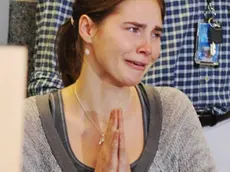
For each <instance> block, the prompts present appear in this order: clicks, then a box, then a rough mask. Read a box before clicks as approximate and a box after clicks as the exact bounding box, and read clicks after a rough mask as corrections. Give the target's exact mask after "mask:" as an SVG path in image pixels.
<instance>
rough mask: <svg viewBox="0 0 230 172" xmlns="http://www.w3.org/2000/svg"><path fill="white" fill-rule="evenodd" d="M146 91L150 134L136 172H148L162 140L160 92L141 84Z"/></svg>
mask: <svg viewBox="0 0 230 172" xmlns="http://www.w3.org/2000/svg"><path fill="white" fill-rule="evenodd" d="M140 87H142V88H143V89H144V91H145V94H146V98H147V102H148V104H147V106H148V107H149V112H150V114H149V132H148V138H147V142H146V145H145V148H144V153H143V156H142V157H141V159H140V161H139V162H138V164H137V166H136V168H135V172H139V171H142V172H147V171H148V170H149V168H150V166H151V164H152V163H153V161H154V158H155V155H156V152H157V150H158V144H159V140H160V133H161V126H162V106H161V98H160V94H159V92H158V90H157V89H156V88H154V87H153V86H150V85H142V84H140Z"/></svg>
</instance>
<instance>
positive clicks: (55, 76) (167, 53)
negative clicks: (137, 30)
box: [28, 0, 230, 126]
mask: <svg viewBox="0 0 230 172" xmlns="http://www.w3.org/2000/svg"><path fill="white" fill-rule="evenodd" d="M207 2H209V1H206V0H201V1H165V6H166V14H165V21H164V32H163V34H162V52H161V55H160V58H159V59H158V60H157V62H156V63H155V64H154V66H153V67H151V69H150V70H149V72H148V73H147V74H146V75H145V76H144V77H143V80H142V81H143V83H145V84H152V85H156V86H157V85H158V86H172V87H176V88H178V89H180V90H181V91H183V92H184V93H185V94H186V95H187V96H188V97H189V99H190V100H191V101H192V102H193V105H194V107H195V109H196V111H197V112H198V113H199V114H200V116H201V117H200V119H201V122H202V125H203V126H206V125H215V124H216V123H217V122H219V121H222V120H224V119H227V118H228V117H229V116H230V115H229V110H230V92H229V90H230V88H229V87H230V85H229V80H230V79H229V76H230V75H229V72H230V68H229V66H230V61H229V60H228V56H229V55H230V51H229V48H228V44H229V43H230V37H229V36H228V35H229V34H227V33H228V30H229V29H230V28H229V27H230V25H229V17H228V15H229V11H228V9H229V8H230V4H229V3H228V0H215V1H210V3H211V7H213V9H215V13H216V15H215V20H217V21H218V22H220V23H221V25H222V32H223V40H222V43H221V46H220V53H219V57H218V58H219V67H218V68H203V67H200V68H196V67H194V52H195V49H196V48H195V41H196V32H197V24H198V23H199V22H204V20H205V15H204V13H205V11H206V10H207V8H208V3H207ZM72 4H73V2H72V0H64V1H61V2H56V1H55V0H47V1H38V5H37V8H38V10H37V11H38V12H37V28H38V29H37V37H36V47H35V49H36V53H35V55H34V58H33V61H34V63H33V68H34V70H33V72H31V73H30V76H29V78H30V79H29V86H28V95H29V96H33V95H41V94H45V93H48V92H51V91H54V90H57V89H60V88H63V87H64V83H63V81H62V77H61V74H60V72H59V71H58V62H57V57H56V54H55V44H54V42H55V36H56V33H57V30H58V28H59V27H60V25H61V24H63V23H64V21H65V20H66V19H67V18H68V17H70V16H71V13H72ZM207 117H208V118H207Z"/></svg>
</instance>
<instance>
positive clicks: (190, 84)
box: [143, 0, 230, 115]
mask: <svg viewBox="0 0 230 172" xmlns="http://www.w3.org/2000/svg"><path fill="white" fill-rule="evenodd" d="M212 4H213V7H214V8H215V10H216V12H217V15H216V20H218V21H220V22H221V23H222V25H223V26H222V27H223V44H222V45H221V49H220V56H219V67H218V68H195V67H194V62H193V59H194V51H195V37H196V28H197V23H198V22H203V20H204V11H205V9H206V7H207V2H206V0H168V1H167V0H166V17H165V23H164V29H165V31H164V34H163V37H162V52H161V57H160V58H159V59H158V61H157V62H156V63H155V64H154V66H153V67H152V68H151V69H150V70H149V72H148V73H147V74H146V76H145V77H144V79H143V82H144V83H147V84H153V85H164V86H172V87H176V88H178V89H180V90H182V91H183V92H184V93H186V94H187V95H188V97H189V98H190V100H191V101H192V102H193V104H194V106H195V108H196V110H210V109H213V110H214V111H215V113H216V114H218V115H219V114H224V113H225V112H227V111H229V110H230V1H229V0H213V2H212Z"/></svg>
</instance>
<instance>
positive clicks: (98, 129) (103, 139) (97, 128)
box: [74, 87, 132, 145]
mask: <svg viewBox="0 0 230 172" xmlns="http://www.w3.org/2000/svg"><path fill="white" fill-rule="evenodd" d="M74 93H75V96H76V98H77V100H78V102H79V104H80V106H81V108H82V110H83V111H84V112H85V115H86V117H87V118H88V120H89V121H90V122H91V124H92V125H93V126H94V127H95V128H96V130H97V131H98V132H99V133H100V135H101V137H100V139H99V142H98V144H99V145H102V144H103V143H104V141H105V134H104V132H103V131H101V129H100V128H99V127H98V126H97V125H96V124H95V122H94V121H93V119H92V118H91V117H90V115H89V114H88V112H87V111H86V109H85V107H84V106H83V104H82V103H81V100H80V98H79V96H78V94H77V89H76V87H74ZM131 97H132V91H131V93H130V96H129V100H128V102H127V105H126V106H125V108H124V111H125V110H126V109H127V107H128V105H129V102H130V100H131Z"/></svg>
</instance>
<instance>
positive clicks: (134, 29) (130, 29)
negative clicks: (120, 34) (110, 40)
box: [128, 27, 139, 33]
mask: <svg viewBox="0 0 230 172" xmlns="http://www.w3.org/2000/svg"><path fill="white" fill-rule="evenodd" d="M128 30H129V31H130V32H134V33H137V32H138V31H139V28H137V27H130V28H128Z"/></svg>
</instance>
